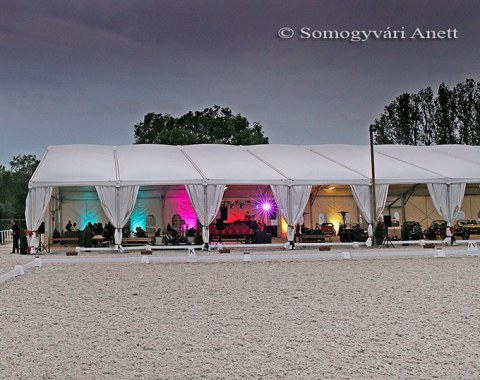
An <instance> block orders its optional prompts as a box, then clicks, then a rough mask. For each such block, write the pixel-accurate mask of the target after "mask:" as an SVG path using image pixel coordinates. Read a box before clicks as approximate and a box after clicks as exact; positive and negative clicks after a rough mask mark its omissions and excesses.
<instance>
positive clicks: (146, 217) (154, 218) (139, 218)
mask: <svg viewBox="0 0 480 380" xmlns="http://www.w3.org/2000/svg"><path fill="white" fill-rule="evenodd" d="M162 203H163V202H162V199H161V198H160V197H159V198H140V197H139V198H137V202H136V203H135V207H134V208H133V211H132V215H131V216H130V229H131V230H132V232H135V228H136V227H141V228H142V229H144V230H145V231H146V232H147V233H148V234H152V233H154V232H155V231H156V229H157V228H161V229H162V231H163V230H164V224H163V207H162Z"/></svg>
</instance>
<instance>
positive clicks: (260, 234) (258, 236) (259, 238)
mask: <svg viewBox="0 0 480 380" xmlns="http://www.w3.org/2000/svg"><path fill="white" fill-rule="evenodd" d="M255 243H257V244H271V243H272V235H271V234H267V233H266V232H265V231H255Z"/></svg>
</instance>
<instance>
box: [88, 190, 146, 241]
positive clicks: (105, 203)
mask: <svg viewBox="0 0 480 380" xmlns="http://www.w3.org/2000/svg"><path fill="white" fill-rule="evenodd" d="M95 189H96V190H97V194H98V198H99V199H100V203H101V205H102V208H103V211H104V212H105V215H107V218H108V220H109V221H110V222H111V223H112V224H113V226H114V227H115V235H114V239H115V244H116V245H120V244H122V237H123V234H122V228H123V226H124V225H125V223H127V221H128V219H129V218H130V215H131V214H132V211H133V208H134V207H135V202H136V200H137V195H138V189H139V186H120V187H115V186H95Z"/></svg>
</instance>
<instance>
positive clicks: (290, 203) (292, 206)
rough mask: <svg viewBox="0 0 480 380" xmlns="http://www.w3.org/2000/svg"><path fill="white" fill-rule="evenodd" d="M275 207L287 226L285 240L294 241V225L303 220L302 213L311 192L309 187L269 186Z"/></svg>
mask: <svg viewBox="0 0 480 380" xmlns="http://www.w3.org/2000/svg"><path fill="white" fill-rule="evenodd" d="M270 187H271V189H272V193H273V196H274V197H275V201H276V202H277V206H278V208H279V209H280V212H281V213H282V216H283V217H284V218H285V221H286V222H287V224H288V230H287V240H288V241H289V242H293V240H294V239H295V225H296V224H297V223H298V222H299V221H300V220H301V219H302V218H303V211H304V210H305V206H306V205H307V202H308V198H309V196H310V193H311V191H312V186H311V185H305V186H287V185H271V186H270Z"/></svg>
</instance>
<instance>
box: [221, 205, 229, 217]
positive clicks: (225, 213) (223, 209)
mask: <svg viewBox="0 0 480 380" xmlns="http://www.w3.org/2000/svg"><path fill="white" fill-rule="evenodd" d="M220 219H222V220H227V219H228V207H226V206H221V207H220Z"/></svg>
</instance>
